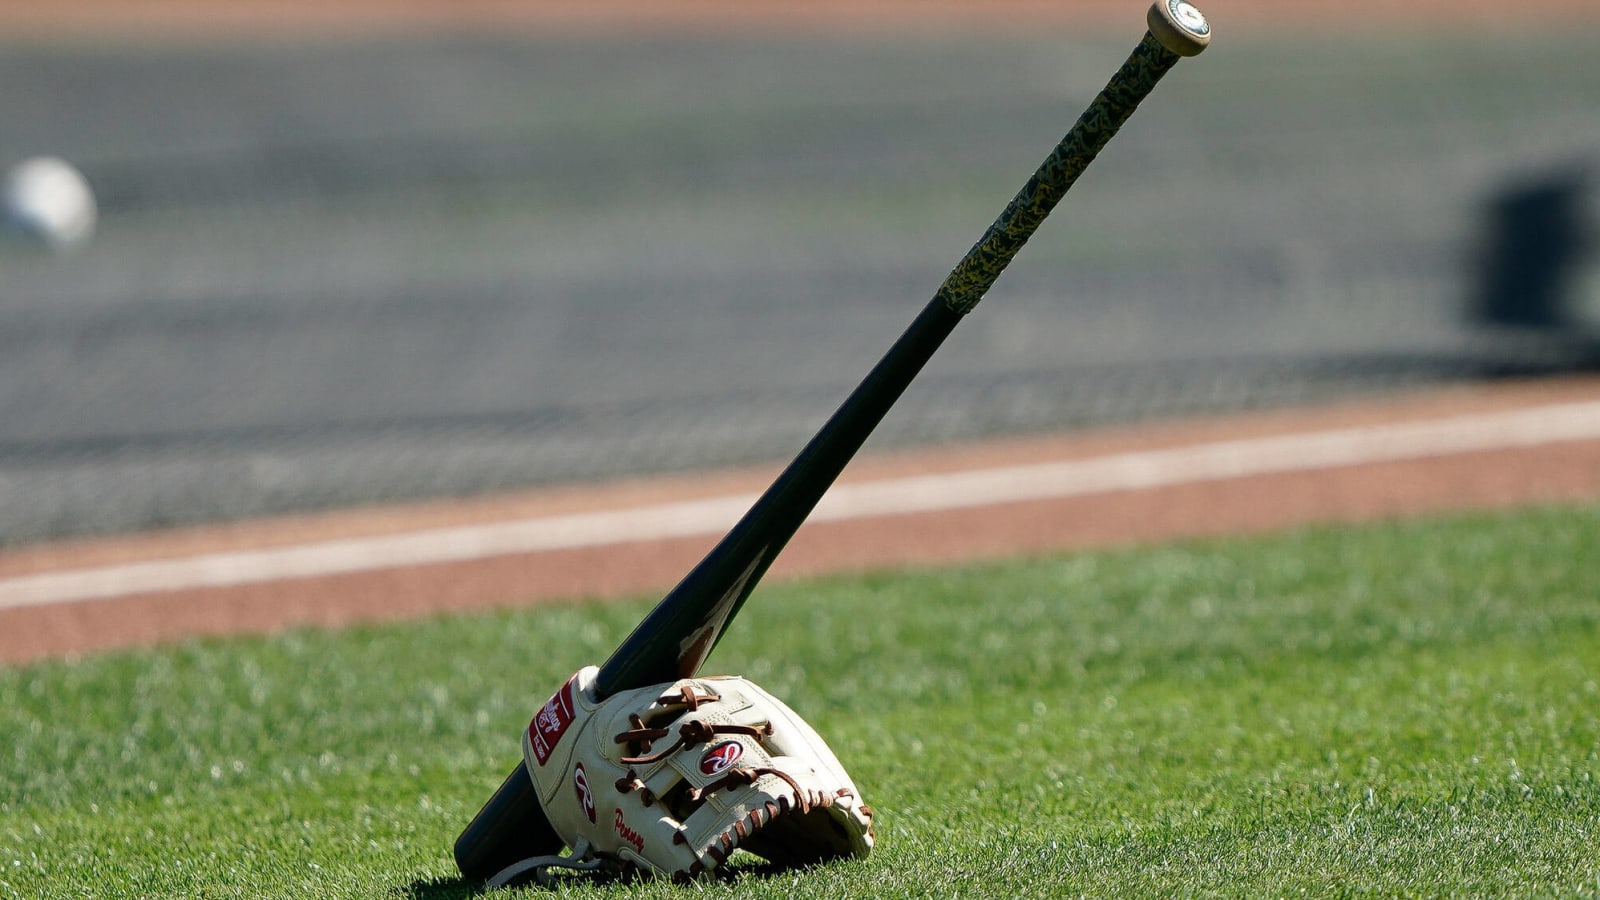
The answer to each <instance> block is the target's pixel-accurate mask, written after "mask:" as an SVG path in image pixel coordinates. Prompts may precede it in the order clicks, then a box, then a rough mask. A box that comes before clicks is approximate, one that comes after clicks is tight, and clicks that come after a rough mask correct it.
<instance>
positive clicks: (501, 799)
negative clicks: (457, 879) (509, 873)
mask: <svg viewBox="0 0 1600 900" xmlns="http://www.w3.org/2000/svg"><path fill="white" fill-rule="evenodd" d="M565 846H566V841H563V840H562V839H561V838H560V836H558V835H557V834H556V830H555V828H554V827H552V826H551V824H550V818H549V817H548V816H546V815H545V812H544V808H543V807H541V806H540V805H539V795H538V793H537V792H535V791H534V789H533V779H532V778H530V777H529V776H528V769H527V767H526V766H523V765H521V764H518V765H517V768H516V770H515V771H513V772H512V773H511V774H510V775H508V776H506V780H505V783H504V784H501V785H500V789H499V790H497V791H495V792H494V796H493V797H490V798H489V802H488V803H485V804H484V805H483V809H481V810H479V811H478V814H477V815H476V816H474V817H473V818H472V821H471V822H470V823H468V825H467V827H466V829H465V830H463V831H462V832H461V836H460V837H458V838H456V846H455V854H456V867H457V868H459V869H460V870H461V874H462V875H463V876H464V877H466V878H467V879H469V880H472V881H487V880H488V879H489V878H491V877H492V876H493V875H494V874H495V873H497V872H499V871H500V870H501V869H504V868H505V867H506V866H509V865H511V864H512V863H516V862H521V861H522V860H524V859H527V858H528V857H530V856H546V855H551V854H555V853H559V852H561V848H562V847H565Z"/></svg>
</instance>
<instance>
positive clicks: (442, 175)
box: [0, 0, 1600, 545]
mask: <svg viewBox="0 0 1600 900" xmlns="http://www.w3.org/2000/svg"><path fill="white" fill-rule="evenodd" d="M1365 5H1368V6H1371V7H1373V8H1374V10H1376V11H1377V13H1378V14H1377V15H1376V17H1375V18H1366V17H1363V16H1361V15H1359V14H1361V13H1362V12H1363V11H1362V10H1361V9H1360V7H1362V6H1363V4H1362V3H1356V4H1354V6H1351V5H1349V4H1346V5H1345V6H1344V7H1341V10H1342V13H1343V14H1345V15H1347V16H1348V17H1349V18H1348V21H1343V22H1337V23H1330V22H1325V21H1323V22H1318V21H1315V20H1313V19H1311V18H1310V12H1320V10H1319V11H1308V12H1306V13H1300V14H1299V17H1298V18H1290V19H1287V20H1285V19H1283V18H1282V13H1281V12H1279V11H1273V10H1272V6H1271V5H1269V4H1267V3H1265V2H1249V0H1233V2H1228V0H1212V2H1208V3H1206V4H1204V5H1203V8H1204V9H1205V10H1206V12H1207V13H1208V14H1209V15H1210V17H1211V19H1212V21H1213V24H1214V25H1215V26H1216V29H1217V32H1218V37H1217V40H1216V43H1215V45H1214V46H1213V48H1212V49H1211V50H1210V51H1209V52H1208V53H1207V54H1206V55H1205V56H1203V57H1201V58H1200V59H1198V60H1194V61H1191V62H1186V63H1184V64H1183V65H1182V66H1180V67H1179V69H1178V70H1177V71H1176V72H1174V74H1173V75H1172V76H1171V77H1169V78H1168V79H1167V81H1165V82H1164V83H1163V84H1162V85H1161V87H1160V88H1159V89H1158V91H1157V92H1156V94H1155V95H1154V96H1153V97H1152V98H1151V99H1150V100H1149V101H1148V102H1147V103H1146V104H1145V106H1144V107H1143V108H1142V109H1141V111H1140V112H1139V114H1138V115H1136V116H1135V117H1134V119H1133V120H1132V122H1131V123H1130V124H1129V125H1128V126H1127V127H1126V128H1125V129H1124V131H1123V133H1122V134H1121V135H1120V136H1119V137H1118V138H1117V140H1116V141H1114V142H1113V143H1112V145H1111V147H1110V148H1109V149H1108V151H1107V152H1106V154H1105V155H1104V156H1103V157H1102V159H1101V160H1100V161H1099V162H1097V163H1096V164H1095V166H1094V167H1092V168H1091V169H1090V170H1089V172H1088V174H1087V175H1085V177H1084V178H1083V180H1082V181H1081V182H1080V183H1079V185H1078V186H1077V187H1076V188H1075V189H1074V191H1073V193H1072V194H1071V195H1070V197H1069V198H1068V200H1067V202H1066V203H1064V204H1063V206H1062V207H1061V208H1060V209H1059V210H1057V212H1056V213H1055V215H1054V216H1053V218H1052V219H1051V220H1050V221H1049V222H1048V223H1047V224H1046V225H1045V227H1044V228H1043V229H1042V230H1041V231H1040V233H1039V234H1038V235H1037V236H1036V237H1035V239H1034V240H1033V242H1032V243H1031V244H1030V245H1029V246H1028V248H1027V249H1026V250H1025V251H1024V252H1023V253H1022V255H1021V256H1020V257H1019V258H1018V260H1017V262H1016V263H1015V264H1014V265H1013V267H1012V268H1011V269H1010V270H1009V271H1008V272H1007V273H1006V275H1005V276H1004V277H1002V278H1001V280H1000V282H999V284H998V285H997V286H996V288H995V289H994V290H993V291H992V292H991V293H990V296H989V299H988V301H987V302H986V303H985V304H984V305H983V306H981V307H979V309H978V310H977V311H976V312H975V313H974V315H973V316H972V317H971V318H970V319H969V320H968V321H967V322H966V323H965V324H963V325H962V327H961V329H959V330H958V331H957V332H956V334H955V335H954V337H953V338H952V339H951V340H950V342H949V343H948V344H947V345H946V346H945V347H944V348H943V349H942V350H941V351H940V353H939V355H938V356H937V357H936V358H935V360H934V362H933V363H932V365H931V366H930V367H929V369H928V370H927V371H926V372H925V373H924V374H923V376H922V377H921V379H920V380H919V381H918V382H917V383H916V384H915V385H914V386H913V387H912V389H911V391H910V392H909V393H908V394H907V396H906V397H905V398H904V400H903V401H902V402H901V403H900V405H899V406H898V407H896V409H895V410H894V411H893V412H892V413H891V414H890V416H889V418H888V420H887V421H886V422H885V423H884V425H883V426H882V428H881V429H880V431H879V433H878V434H877V435H876V436H875V437H874V439H873V441H872V443H871V444H870V445H869V448H880V449H881V448H887V447H893V446H905V445H913V444H929V443H935V442H945V441H956V440H965V439H973V438H980V437H984V436H989V435H995V434H1016V433H1026V432H1038V431H1059V430H1064V429H1072V428H1082V427H1087V426H1092V425H1099V424H1105V423H1112V422H1126V421H1133V420H1139V419H1146V418H1151V417H1157V416H1172V415H1190V414H1200V413H1207V412H1214V411H1222V410H1238V409H1244V408H1254V407H1264V406H1282V405H1292V404H1303V403H1308V402H1317V401H1323V400H1327V399H1331V398H1339V397H1348V396H1355V395H1360V394H1373V393H1380V392H1390V391H1396V390H1402V389H1409V388H1414V387H1418V386H1425V385H1432V384H1444V383H1459V382H1466V381H1474V380H1483V379H1496V378H1505V377H1513V376H1537V375H1544V374H1557V373H1565V372H1578V371H1590V370H1593V369H1595V368H1597V367H1600V238H1597V231H1596V222H1597V221H1600V210H1597V206H1600V200H1597V198H1596V190H1595V178H1596V176H1597V174H1600V173H1597V171H1596V164H1597V163H1600V108H1597V104H1600V101H1597V99H1596V98H1600V58H1597V57H1596V55H1595V54H1594V53H1593V52H1592V47H1591V46H1590V45H1591V41H1590V39H1589V36H1588V34H1587V30H1586V29H1580V28H1572V27H1568V23H1570V21H1571V20H1572V18H1573V17H1575V16H1577V15H1578V14H1579V13H1580V12H1583V11H1582V10H1580V9H1579V8H1578V6H1579V4H1573V3H1567V4H1563V3H1537V2H1536V3H1532V4H1529V5H1525V6H1521V7H1517V8H1516V9H1515V10H1512V11H1509V12H1504V13H1502V14H1501V15H1500V17H1499V18H1493V19H1491V18H1485V16H1486V15H1487V14H1486V13H1482V12H1481V11H1475V10H1477V9H1478V8H1476V7H1473V6H1472V5H1471V4H1453V5H1446V4H1443V3H1429V4H1422V5H1420V6H1415V7H1413V6H1408V7H1407V9H1406V10H1400V11H1396V10H1387V11H1384V10H1383V9H1382V7H1381V5H1380V4H1379V3H1378V2H1376V0H1373V2H1371V3H1368V4H1365ZM1143 9H1144V7H1143V5H1142V4H1140V3H1132V2H1130V3H1125V4H1124V3H1113V2H1096V3H1085V4H1079V5H1074V4H1073V3H1071V2H1070V0H1063V2H1061V3H1056V4H1049V5H1046V4H1041V3H1029V2H1013V0H1007V2H998V3H992V4H988V3H986V4H965V5H963V4H952V3H938V2H932V0H929V2H926V3H918V2H916V0H898V2H890V3H882V4H845V3H839V2H835V3H822V4H789V5H786V4H777V3H774V4H772V5H770V6H763V5H759V4H757V5H752V4H748V3H746V4H717V3H710V2H688V3H684V4H682V5H679V6H675V5H673V4H661V3H658V4H646V3H632V4H630V3H626V2H598V3H593V4H583V5H578V4H561V3H554V2H549V0H529V2H528V3H523V4H513V3H482V2H480V3H463V4H454V3H446V2H437V3H429V2H425V0H411V2H400V0H396V2H380V0H367V2H346V3H340V2H338V0H327V2H324V3H322V4H320V5H313V4H311V3H308V2H283V3H271V2H266V0H253V2H252V0H247V2H243V3H235V4H227V5H226V6H224V5H222V4H208V3H185V2H182V0H173V2H166V3H153V2H138V0H130V2H127V3H120V4H113V3H100V2H93V0H62V2H56V3H44V2H16V0H5V2H0V167H9V166H11V165H12V164H14V163H15V162H18V161H21V160H23V159H26V158H29V157H33V156H38V155H41V154H47V155H53V156H59V157H61V158H63V159H65V160H68V161H70V162H71V163H73V164H74V165H76V166H77V167H78V168H79V169H80V170H81V171H82V172H83V174H84V175H85V177H86V178H87V179H88V181H89V182H90V184H91V185H92V187H93V189H94V191H95V195H96V200H97V204H98V225H97V229H96V232H95V234H94V235H93V237H92V238H90V239H89V240H87V241H86V242H84V243H83V244H82V245H81V246H77V247H74V248H70V249H69V250H68V251H67V252H56V253H52V252H47V251H45V250H41V249H40V248H38V247H33V246H28V245H27V244H26V242H24V241H19V240H12V241H10V242H9V243H7V244H6V245H5V246H4V247H0V543H3V544H8V545H18V544H24V543H29V542H36V541H41V540H46V539H51V538H60V537H67V536H86V535H96V534H107V533H113V532H121V531H129V530H135V529H146V528H154V527H163V526H172V525H182V524H194V523H202V522H213V521H223V520H229V519H235V518H240V517H247V516H258V515H265V514H273V513H282V512H289V511H304V510H315V509H323V508H331V507H339V506H349V505H357V504H380V503H386V502H393V501H399V500H410V499H417V498H426V497H438V496H460V495H469V494H476V493H482V492H489V491H497V490H505V489H512V488H518V487H526V486H532V485H542V484H551V483H557V482H570V481H580V480H586V479H596V478H606V477H613V476H619V475H625V474H638V473H650V472H663V471H673V470H683V469H690V468H703V467H708V466H715V465H723V464H734V463H755V462H767V461H775V462H781V461H785V460H787V459H788V458H789V457H790V456H792V455H793V453H794V452H795V451H796V450H798V448H799V447H800V445H801V444H802V443H803V442H804V440H805V439H806V438H807V437H809V436H810V435H811V433H812V432H813V431H814V430H815V429H816V428H817V427H818V426H819V425H820V423H821V422H822V420H823V419H824V418H825V417H826V416H827V414H828V413H829V412H831V411H832V409H833V408H834V407H835V406H836V405H837V404H838V403H839V402H840V401H841V400H842V399H843V398H844V396H845V395H846V394H847V393H848V391H849V390H850V389H851V388H852V387H853V386H854V385H855V384H856V382H857V381H859V379H860V378H861V377H862V376H863V375H864V374H865V373H866V371H867V370H868V369H869V368H870V366H871V365H872V363H873V362H875V361H876V359H877V358H878V356H879V355H880V354H881V353H882V352H883V351H884V350H885V349H887V347H888V345H889V343H890V342H891V341H892V340H893V339H894V338H895V337H896V336H897V335H898V334H899V332H900V330H901V329H902V328H903V327H904V326H905V325H906V324H907V323H908V322H909V321H910V319H911V317H912V316H913V315H914V314H915V313H916V312H917V311H918V310H919V309H920V308H921V306H922V305H923V303H925V302H926V300H927V299H928V297H930V296H931V295H932V293H933V291H934V289H935V288H936V287H937V286H938V284H939V282H940V281H941V280H942V279H943V277H944V275H945V273H946V272H947V271H948V270H949V269H950V267H951V266H952V265H953V264H954V263H955V262H956V260H957V259H959V258H960V256H961V255H962V253H964V252H965V251H966V249H967V248H968V247H969V246H970V245H971V244H972V242H973V241H975V240H976V239H977V238H978V237H979V236H980V235H981V233H982V231H983V229H984V228H985V227H986V226H987V225H988V224H989V222H990V221H991V220H992V219H993V218H994V216H995V215H996V214H997V213H998V212H999V210H1000V209H1001V207H1002V206H1003V205H1004V203H1005V202H1006V200H1008V199H1009V198H1010V197H1011V195H1012V194H1013V193H1014V192H1015V190H1016V189H1017V188H1018V187H1019V186H1020V185H1021V183H1022V182H1023V180H1024V179H1026V177H1027V176H1028V174H1029V173H1031V171H1032V170H1033V167H1034V166H1035V165H1036V164H1037V163H1038V161H1039V160H1040V159H1042V158H1043V156H1044V155H1045V154H1046V153H1047V152H1048V151H1049V149H1050V148H1051V146H1052V145H1053V144H1054V143H1055V141H1056V140H1058V139H1059V137H1060V136H1061V134H1062V133H1063V132H1064V131H1065V130H1066V129H1067V128H1068V127H1069V126H1070V125H1071V124H1072V122H1073V120H1074V119H1075V118H1076V117H1077V115H1078V113H1079V112H1081V110H1082V109H1083V107H1084V106H1085V104H1086V103H1087V102H1088V101H1089V100H1090V98H1091V97H1092V96H1093V95H1094V93H1095V92H1096V91H1098V90H1099V88H1100V87H1101V86H1102V85H1103V84H1104V83H1105V80H1106V79H1107V78H1108V77H1109V76H1110V74H1111V73H1112V72H1113V71H1114V70H1115V68H1116V66H1117V65H1118V64H1119V63H1120V62H1121V61H1122V59H1123V58H1124V57H1125V56H1126V55H1127V53H1128V51H1129V50H1130V49H1131V48H1132V46H1133V44H1134V43H1135V42H1136V41H1137V40H1138V38H1139V36H1140V34H1142V30H1143ZM1440 10H1451V11H1452V14H1451V16H1450V17H1444V16H1443V14H1442V13H1441V12H1440ZM1592 12H1593V10H1592V9H1590V10H1588V11H1587V12H1583V15H1584V16H1586V17H1587V16H1592ZM1408 16H1409V18H1408ZM1333 26H1338V28H1339V30H1338V32H1337V33H1335V32H1334V29H1333Z"/></svg>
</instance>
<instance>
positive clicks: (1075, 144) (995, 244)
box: [934, 32, 1180, 315]
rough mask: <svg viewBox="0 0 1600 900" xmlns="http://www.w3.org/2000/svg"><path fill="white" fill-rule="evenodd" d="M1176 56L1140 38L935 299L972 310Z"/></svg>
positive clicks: (959, 309)
mask: <svg viewBox="0 0 1600 900" xmlns="http://www.w3.org/2000/svg"><path fill="white" fill-rule="evenodd" d="M1179 59H1180V57H1179V56H1178V54H1177V53H1174V52H1173V51H1171V50H1169V49H1167V48H1166V47H1165V46H1164V45H1163V44H1162V43H1161V41H1160V40H1158V39H1157V38H1156V36H1155V35H1154V34H1152V33H1150V32H1146V33H1145V36H1144V40H1142V41H1140V42H1139V46H1138V47H1136V48H1134V51H1133V53H1132V55H1130V56H1129V57H1128V59H1127V61H1126V62H1124V63H1123V64H1122V68H1120V69H1118V70H1117V73H1116V74H1115V75H1113V76H1111V80H1110V81H1109V82H1107V83H1106V86H1105V88H1104V89H1103V90H1102V91H1101V92H1100V94H1099V95H1098V96H1096V97H1095V98H1094V102H1092V103H1090V104H1089V108H1088V109H1086V110H1084V112H1083V115H1082V116H1079V117H1078V121H1077V123H1076V124H1074V125H1073V126H1072V129H1071V130H1070V131H1068V132H1067V134H1066V137H1063V138H1062V139H1061V143H1059V144H1057V145H1056V147H1055V149H1054V150H1052V151H1051V152H1050V155H1049V156H1047V157H1045V160H1044V162H1043V163H1041V164H1040V166H1039V168H1038V170H1037V171H1035V172H1034V173H1033V177H1031V178H1029V179H1028V183H1027V184H1025V185H1023V186H1022V190H1020V191H1018V192H1017V195H1016V196H1015V197H1013V198H1011V202H1010V203H1009V204H1007V205H1006V208H1005V211H1004V212H1002V213H1000V217H999V218H997V219H995V220H994V224H992V225H990V226H989V230H988V231H986V232H984V235H983V238H982V239H981V240H979V241H978V242H977V243H976V244H974V245H973V246H972V249H971V250H968V251H967V255H966V256H964V257H962V259H961V262H959V263H957V264H956V267H955V268H954V269H952V270H951V272H950V274H949V276H947V277H946V278H945V280H944V284H942V285H940V287H939V290H938V292H937V293H936V294H935V295H934V297H935V299H936V300H939V301H942V302H943V304H944V305H945V306H946V307H948V308H949V309H950V310H952V311H953V312H956V313H958V314H960V315H966V314H967V313H969V312H971V311H972V309H973V307H975V306H977V305H978V301H980V300H982V299H983V295H984V294H985V293H987V292H988V290H989V288H990V286H991V285H993V284H994V282H995V279H997V278H999V277H1000V273H1001V272H1002V271H1004V270H1005V267H1006V266H1007V265H1009V264H1010V263H1011V260H1012V258H1013V257H1015V256H1016V255H1017V251H1018V250H1021V249H1022V245H1023V244H1025V243H1027V242H1028V238H1030V237H1032V236H1033V233H1034V231H1036V230H1038V228H1039V224H1040V223H1041V222H1043V221H1044V219H1045V216H1048V215H1049V214H1050V211H1051V210H1052V209H1055V206H1056V204H1057V203H1059V202H1061V198H1062V197H1063V196H1065V195H1066V193H1067V191H1068V190H1069V189H1070V188H1071V187H1072V185H1073V183H1074V182H1076V181H1077V180H1078V176H1079V175H1082V174H1083V170H1084V169H1086V168H1088V167H1089V163H1091V162H1093V161H1094V158H1095V156H1097V155H1098V154H1099V153H1100V150H1101V149H1102V148H1104V147H1105V145H1106V143H1107V142H1109V141H1110V140H1111V138H1112V136H1113V135H1115V134H1116V133H1117V131H1118V129H1120V128H1121V127H1122V124H1123V123H1124V122H1126V121H1127V120H1128V117H1129V116H1131V115H1133V111H1134V109H1136V108H1137V107H1138V106H1139V103H1140V102H1141V101H1143V100H1144V98H1145V97H1147V96H1149V95H1150V92H1151V91H1152V90H1154V89H1155V86H1156V83H1157V82H1159V81H1160V80H1161V76H1163V75H1165V74H1167V72H1168V71H1169V70H1170V69H1171V68H1172V67H1173V66H1174V65H1176V64H1177V62H1178V60H1179Z"/></svg>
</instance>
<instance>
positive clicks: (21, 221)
mask: <svg viewBox="0 0 1600 900" xmlns="http://www.w3.org/2000/svg"><path fill="white" fill-rule="evenodd" d="M0 210H3V214H4V225H5V228H6V230H7V231H8V232H10V233H12V234H14V235H17V236H19V237H21V238H22V239H24V240H27V241H29V242H32V243H38V244H43V245H44V246H46V247H49V248H50V249H53V250H67V249H71V248H73V247H77V246H80V245H82V244H83V243H84V242H85V241H87V240H88V239H89V237H90V236H91V235H92V234H94V225H95V219H96V217H97V210H96V207H95V202H94V191H93V190H92V189H91V188H90V187H89V181H88V179H86V178H84V177H83V173H82V172H79V171H78V170H77V168H76V167H74V166H73V165H72V164H71V163H69V162H67V161H66V160H64V159H60V158H58V157H54V156H35V157H33V158H31V159H25V160H23V161H22V162H19V163H17V164H16V165H14V166H12V167H11V170H10V171H9V172H7V173H6V180H5V187H4V195H3V200H0Z"/></svg>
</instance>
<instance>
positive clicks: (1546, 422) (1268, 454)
mask: <svg viewBox="0 0 1600 900" xmlns="http://www.w3.org/2000/svg"><path fill="white" fill-rule="evenodd" d="M1594 439H1600V401H1591V402H1579V403H1561V404H1552V405H1545V406H1538V407H1532V408H1527V409H1519V410H1512V411H1501V412H1488V413H1476V414H1469V415H1458V416H1451V417H1446V418H1437V419H1432V420H1425V421H1419V422H1404V423H1395V424H1384V425H1368V426H1358V427H1349V428H1336V429H1329V430H1319V431H1306V432H1300V433H1291V434H1283V435H1274V436H1266V437H1255V438H1248V439H1240V440H1228V441H1214V442H1208V443H1199V444H1191V445H1188V446H1180V447H1172V448H1166V449H1158V450H1144V451H1132V452H1123V453H1114V454H1108V455H1103V456H1096V457H1090V458H1086V459H1073V460H1063V461H1059V462H1048V463H1038V464H1029V465H1015V466H1001V467H993V468H984V469H973V470H967V471H960V472H952V473H946V474H937V475H922V476H912V477H898V478H886V479H881V480H877V481H867V482H858V483H847V484H840V485H835V486H834V487H833V489H832V490H831V491H829V493H828V494H827V496H826V497H824V498H823V500H822V502H821V503H820V504H819V505H818V507H817V509H816V510H815V512H813V513H812V515H811V520H812V521H833V522H837V521H847V520H853V519H870V518H877V517H884V516H894V515H906V514H912V513H925V512H938V511H946V510H955V509H964V508H971V507H977V506H990V505H998V504H1005V503H1018V502H1025V501H1032V500H1053V499H1064V498H1070V497H1080V496H1088V495H1093V494H1106V493H1113V492H1117V491H1136V490H1147V489H1152V488H1160V487H1172V486H1177V485H1183V484H1194V483H1200V482H1207V481H1219V480H1224V479H1231V478H1245V477H1251V476H1258V475H1270V474H1276V473H1285V472H1303V471H1313V470H1317V469H1332V468H1339V467H1346V466H1356V465H1364V464H1373V463H1384V462H1398V461H1404V460H1415V459H1424V458H1428V457H1438V456H1449V455H1456V454H1465V453H1475V452H1486V451H1496V450H1510V449H1517V448H1525V447H1536V446H1543V445H1549V444H1557V443H1564V442H1570V441H1582V440H1594ZM755 499H756V495H755V494H732V495H724V496H718V497H710V498H706V499H702V500H691V501H681V502H671V503H657V504H651V505H645V506H635V507H629V508H622V509H612V510H600V511H595V512H582V513H569V514H562V515H551V516H539V517H530V518H522V519H515V520H509V521H501V522H492V523H484V524H478V525H465V526H455V527H448V528H428V529H422V530H417V531H412V532H408V533H401V534H392V535H382V536H374V537H360V538H342V539H333V540H321V541H315V542H309V543H304V544H298V545H291V546H284V547H273V548H266V549H260V550H243V551H230V552H217V553H204V554H198V555H191V556H185V557H177V558H171V559H160V560H150V561H144V562H134V563H124V564H118V565H106V566H95V567H87V568H78V569H68V570H63V571H56V572H46V573H40V574H34V575H25V576H18V577H12V578H7V579H0V609H15V608H21V607H29V606H44V605H49V604H54V603H68V602H80V601H90V600H110V599H114V598H117V597H123V596H131V595H135V594H151V593H163V592H170V591H180V590H192V589H199V588H220V587H234V586H240V585H248V584H261V583H267V582H275V581H284V580H289V579H295V578H311V577H318V576H328V575H340V574H349V573H356V572H370V571H378V570H383V569H392V568H400V567H408V566H421V565H430V564H438V563H451V562H463V561H471V560H479V559H489V558H493V557H497V556H506V555H512V554H527V553H539V552H545V551H554V550H571V549H578V548H590V547H603V546H608V545H614V544H626V543H634V542H642V541H655V540H665V539H670V538H682V537H694V536H702V535H718V534H721V533H723V532H725V531H727V530H728V529H729V528H730V527H732V525H733V523H734V522H736V521H737V520H738V518H739V516H740V515H741V514H743V513H744V511H745V510H746V509H748V508H749V506H750V505H751V504H752V503H753V502H754V501H755Z"/></svg>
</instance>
